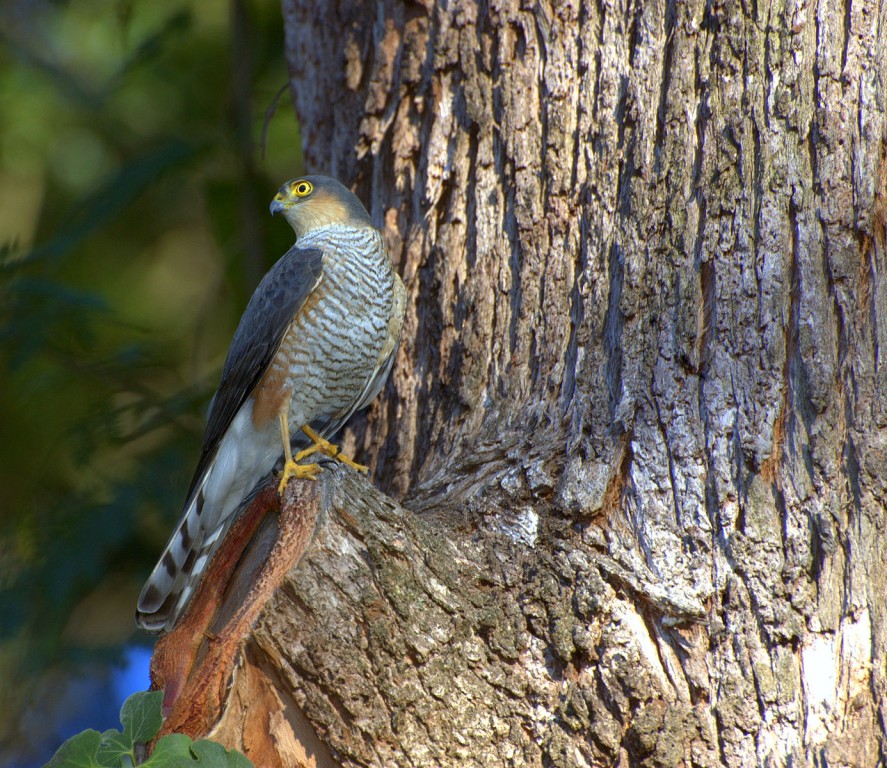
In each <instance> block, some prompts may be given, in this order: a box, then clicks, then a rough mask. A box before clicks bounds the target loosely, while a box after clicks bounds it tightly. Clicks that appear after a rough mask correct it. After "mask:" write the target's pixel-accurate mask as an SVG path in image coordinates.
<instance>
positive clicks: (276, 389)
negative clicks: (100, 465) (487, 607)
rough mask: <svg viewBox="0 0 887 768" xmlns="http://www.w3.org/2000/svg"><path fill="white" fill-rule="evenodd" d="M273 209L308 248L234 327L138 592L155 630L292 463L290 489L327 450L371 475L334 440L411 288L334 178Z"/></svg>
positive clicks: (382, 357) (376, 374)
mask: <svg viewBox="0 0 887 768" xmlns="http://www.w3.org/2000/svg"><path fill="white" fill-rule="evenodd" d="M271 213H272V215H274V214H277V213H281V214H283V216H284V218H285V219H286V220H287V221H288V222H289V224H290V226H292V228H293V230H294V231H295V234H296V242H295V244H294V245H293V247H292V248H290V249H289V250H288V251H287V252H286V253H285V254H284V255H283V257H282V258H281V259H280V260H279V261H278V262H277V263H276V264H275V265H274V266H273V267H272V268H271V269H270V271H269V272H268V273H267V274H266V275H265V277H264V278H263V279H262V281H261V282H260V283H259V286H258V288H256V291H255V293H254V294H253V296H252V298H251V299H250V301H249V304H248V305H247V307H246V310H245V311H244V313H243V317H242V318H241V319H240V324H239V325H238V327H237V330H236V332H235V333H234V339H233V340H232V342H231V348H230V349H229V351H228V357H227V359H226V361H225V366H224V368H223V370H222V380H221V382H220V384H219V388H218V390H217V391H216V394H215V396H214V397H213V400H212V403H211V405H210V409H209V417H208V421H207V425H206V432H205V434H204V438H203V449H202V452H201V455H200V460H199V461H198V463H197V469H196V471H195V472H194V478H193V480H192V481H191V487H190V489H189V491H188V495H187V497H186V501H185V506H184V510H183V512H182V516H181V519H180V520H179V523H178V525H177V526H176V529H175V531H174V532H173V534H172V536H171V538H170V540H169V542H168V543H167V545H166V549H165V550H164V551H163V554H162V555H161V557H160V560H159V561H158V563H157V565H156V566H155V567H154V570H153V572H152V573H151V575H150V577H149V578H148V581H147V582H146V584H145V586H144V588H143V589H142V593H141V595H140V596H139V601H138V606H137V609H136V621H137V623H138V625H139V626H140V627H142V628H144V629H146V630H148V631H150V632H163V631H166V630H169V629H171V628H172V626H173V625H174V624H175V622H176V620H177V618H178V617H179V616H180V615H181V614H182V612H183V610H184V608H185V606H186V605H187V603H188V599H189V598H190V596H191V594H192V592H193V590H194V589H195V588H196V586H197V584H198V583H199V580H200V576H201V573H202V571H203V569H204V567H205V566H206V564H207V563H208V561H209V559H210V558H211V557H212V555H213V553H214V552H215V550H216V548H217V547H218V546H219V544H220V543H221V541H222V539H223V537H224V535H225V532H226V530H227V529H228V527H229V526H230V524H231V523H232V521H233V519H234V517H235V513H236V512H237V510H238V509H239V508H240V507H241V505H242V504H243V502H244V500H246V499H248V498H249V497H250V496H251V493H252V492H253V491H254V490H255V489H256V488H257V486H258V485H259V484H260V483H261V482H262V480H263V479H264V478H265V477H266V476H268V474H269V473H270V472H271V471H272V470H273V469H274V467H275V465H276V464H277V463H278V462H279V461H280V459H281V457H283V460H284V463H283V472H282V474H281V479H280V485H279V491H280V492H281V493H282V492H283V489H284V488H285V487H286V484H287V482H288V481H289V480H290V479H291V478H312V479H313V478H314V477H316V475H317V473H318V472H319V471H320V466H319V465H318V464H317V463H313V462H312V463H303V460H304V459H306V458H308V457H310V456H313V455H315V454H317V453H320V454H322V455H326V456H330V457H333V458H336V459H338V460H339V461H341V462H343V463H345V464H348V465H349V466H351V467H354V468H355V469H358V470H362V471H366V469H367V468H366V467H363V466H361V465H360V464H356V463H355V462H353V461H352V460H351V459H348V458H346V457H345V456H342V455H341V454H340V453H339V451H338V448H337V447H336V446H335V445H333V444H331V443H330V442H328V440H329V439H330V438H332V437H333V435H335V433H336V432H337V431H338V430H339V429H340V428H341V427H342V425H343V424H344V423H345V422H346V421H347V420H348V418H349V417H350V416H351V414H353V413H354V412H355V411H357V410H359V409H361V408H364V407H365V406H367V405H368V404H369V403H370V402H371V401H372V400H373V398H375V397H376V395H378V394H379V391H380V390H381V389H382V386H383V385H384V383H385V381H386V379H387V378H388V374H389V372H390V371H391V366H392V364H393V361H394V356H395V353H396V351H397V346H398V343H399V341H400V332H401V328H402V326H403V317H404V310H405V304H406V301H405V300H406V292H405V290H404V286H403V282H402V281H401V279H400V277H399V276H398V274H397V272H395V270H394V267H393V265H392V263H391V258H390V256H389V255H388V251H387V249H386V248H385V245H384V243H383V241H382V235H381V233H380V232H379V230H378V229H377V228H376V227H375V226H373V223H372V220H371V219H370V216H369V214H368V213H367V211H366V209H365V208H364V207H363V205H362V204H361V202H360V200H358V198H357V197H356V196H355V195H354V194H353V193H352V192H351V191H349V190H348V189H346V188H345V187H344V186H343V185H342V184H340V183H339V182H338V181H336V180H335V179H331V178H328V177H325V176H305V177H302V178H298V179H294V180H293V181H288V182H287V183H286V184H284V185H283V186H282V187H281V188H280V190H279V191H278V193H277V194H276V195H275V197H274V200H273V201H272V203H271ZM306 438H307V439H306ZM302 445H308V447H306V448H304V449H303V450H301V451H297V452H296V454H295V456H294V455H293V446H295V447H297V448H298V447H300V446H302Z"/></svg>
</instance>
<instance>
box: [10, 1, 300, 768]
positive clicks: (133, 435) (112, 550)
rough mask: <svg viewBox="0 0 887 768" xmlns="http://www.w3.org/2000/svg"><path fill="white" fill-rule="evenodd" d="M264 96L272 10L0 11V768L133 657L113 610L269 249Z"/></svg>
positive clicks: (291, 152) (147, 4) (131, 641)
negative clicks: (127, 652)
mask: <svg viewBox="0 0 887 768" xmlns="http://www.w3.org/2000/svg"><path fill="white" fill-rule="evenodd" d="M287 82H288V78H287V71H286V65H285V62H284V58H283V28H282V20H281V17H280V7H279V5H278V4H277V3H259V2H252V3H250V2H244V1H243V0H232V2H230V3H228V2H197V1H196V0H184V2H173V1H171V0H169V1H165V2H158V1H156V0H137V1H136V0H132V1H130V2H110V1H109V2H81V3H68V2H33V1H31V0H24V1H23V0H12V1H10V0H0V201H2V205H0V248H2V255H0V680H2V681H3V684H2V685H0V764H7V765H9V764H19V765H28V764H31V763H33V762H34V761H35V760H38V759H43V758H45V757H47V754H46V750H47V749H48V750H49V751H50V753H51V751H52V750H54V749H55V748H56V747H57V746H58V744H59V740H60V738H63V737H64V735H67V733H66V729H68V728H70V727H71V723H72V722H76V721H77V717H80V718H81V719H82V718H84V717H88V716H90V715H91V712H92V709H91V707H92V705H93V704H95V706H97V707H98V706H100V704H101V702H102V701H104V700H105V698H107V697H106V696H104V694H103V693H102V692H101V691H102V690H104V689H103V688H102V686H105V688H107V686H108V685H110V683H109V682H108V681H109V680H110V677H111V674H112V670H113V669H114V665H115V664H119V663H120V662H121V660H122V659H123V658H124V649H126V648H129V649H130V651H132V649H133V648H134V647H137V646H139V645H141V646H144V647H145V648H147V647H149V646H150V643H151V638H149V637H148V636H147V635H141V634H139V633H136V632H135V629H134V624H133V611H134V605H135V600H136V597H137V595H138V592H139V590H140V588H141V585H142V582H143V580H144V578H145V577H146V576H147V574H148V572H149V571H150V569H151V567H152V565H153V563H154V561H155V559H156V558H157V556H158V554H159V552H160V550H161V548H162V546H163V544H164V543H165V542H166V539H167V537H168V536H169V533H170V531H171V529H172V525H173V523H174V521H175V520H176V519H177V518H178V515H179V513H180V511H181V504H182V501H183V496H184V493H185V490H186V488H187V485H188V481H189V480H190V474H191V472H192V471H193V467H194V465H195V463H196V460H197V454H198V451H199V446H200V438H201V434H202V430H203V423H204V414H205V410H206V407H207V404H208V402H209V398H210V397H211V395H212V392H213V390H214V388H215V385H216V384H217V381H218V375H219V371H220V370H221V366H222V363H223V361H224V356H225V353H226V350H227V345H228V342H229V340H230V338H231V334H232V333H233V331H234V328H235V327H236V324H237V321H238V318H239V316H240V313H241V311H242V309H243V307H244V306H245V304H246V301H247V300H248V298H249V295H250V294H251V292H252V289H253V288H254V286H255V285H256V283H257V282H258V281H259V279H260V278H261V275H262V274H263V273H264V271H265V270H266V269H267V268H268V267H269V266H270V265H271V264H272V263H273V262H274V261H275V260H276V259H277V257H278V256H280V255H281V254H282V253H283V252H284V251H285V250H286V248H287V247H288V246H289V245H290V244H291V242H292V234H291V232H290V231H289V228H288V227H287V226H286V224H285V222H283V221H272V220H271V218H270V216H269V215H268V204H269V202H270V200H271V198H272V197H273V195H274V193H275V191H276V189H277V187H278V186H279V185H280V184H281V183H282V182H283V181H285V180H286V179H289V178H292V177H293V176H295V175H298V174H299V173H301V172H302V171H303V168H302V161H301V153H300V149H299V147H300V139H299V134H298V126H297V124H296V122H295V119H294V117H293V112H292V108H291V105H290V101H289V93H288V91H287V90H284V91H283V93H282V95H281V96H280V99H279V101H278V102H277V103H276V106H277V109H276V111H274V105H275V97H276V96H277V95H278V92H279V91H280V89H281V88H285V86H286V85H287ZM112 698H113V697H112ZM93 700H95V701H93ZM111 715H112V719H111V721H110V724H113V722H116V716H114V715H116V713H111ZM72 717H73V718H74V719H73V720H72ZM80 726H81V727H88V726H92V727H97V728H101V727H109V725H105V724H104V723H94V722H88V721H87V722H83V723H82V724H80Z"/></svg>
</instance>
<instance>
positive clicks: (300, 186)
mask: <svg viewBox="0 0 887 768" xmlns="http://www.w3.org/2000/svg"><path fill="white" fill-rule="evenodd" d="M313 190H314V185H313V184H312V183H311V182H310V181H300V182H298V183H297V184H294V185H293V187H292V192H293V194H294V195H295V196H296V197H305V196H306V195H310V194H311V192H312V191H313Z"/></svg>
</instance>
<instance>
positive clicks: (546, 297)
mask: <svg viewBox="0 0 887 768" xmlns="http://www.w3.org/2000/svg"><path fill="white" fill-rule="evenodd" d="M284 16H285V20H286V46H287V57H288V61H289V64H290V72H291V81H292V93H293V99H294V104H295V108H296V112H297V114H298V117H299V119H300V121H301V124H302V126H303V137H304V141H305V157H306V162H307V163H308V166H309V168H310V170H312V171H315V172H326V173H333V174H334V175H336V176H338V177H339V178H341V179H342V180H343V181H345V182H353V183H354V188H355V189H356V191H357V192H358V194H360V195H361V197H362V198H363V199H364V200H365V201H366V202H367V203H368V204H369V208H370V210H371V213H372V215H373V217H374V219H375V220H376V221H377V222H378V223H379V224H380V226H382V227H383V228H384V231H385V234H386V237H387V239H388V243H389V246H390V249H391V252H392V254H393V257H394V259H395V263H396V265H397V266H398V269H399V271H400V273H401V274H402V276H403V278H404V281H405V283H406V286H407V290H408V292H409V302H408V310H407V320H406V324H405V327H404V334H403V339H404V341H403V344H402V347H401V350H400V353H399V357H398V360H397V363H396V366H395V369H394V373H393V375H392V379H391V382H390V383H389V385H388V387H387V390H386V392H385V394H384V396H383V397H382V398H380V399H379V401H378V402H377V403H375V404H374V405H373V406H372V408H371V409H370V411H369V413H368V415H367V416H366V417H362V419H359V420H357V421H356V422H355V423H354V425H353V426H352V429H351V431H350V432H349V436H348V439H347V440H346V446H347V448H348V449H349V450H350V449H356V450H357V452H358V455H359V456H361V457H362V458H363V459H364V460H366V461H368V462H369V463H370V464H371V465H372V466H373V468H374V472H375V482H376V484H377V485H378V486H379V488H381V489H382V491H384V492H385V494H388V495H385V494H383V493H382V492H380V491H377V490H375V489H374V488H373V487H372V486H371V485H369V484H368V483H366V482H364V481H363V480H361V479H359V478H355V477H353V476H352V475H350V474H349V473H347V472H336V473H335V474H333V473H328V477H327V478H326V479H325V480H324V483H325V484H326V485H325V486H324V487H325V488H328V489H329V491H328V497H329V499H330V501H329V503H328V507H327V508H326V510H327V511H326V512H325V513H323V514H321V516H320V518H319V522H318V527H317V532H316V535H315V538H314V540H313V542H312V543H311V544H310V545H309V546H308V549H307V550H306V553H305V556H304V558H303V560H302V562H301V564H300V565H299V566H298V567H296V568H294V569H293V570H291V571H290V573H289V575H288V576H287V579H286V582H285V584H284V585H283V586H282V587H281V588H280V589H279V590H278V591H277V592H276V593H275V595H274V597H273V600H272V602H271V603H270V604H269V605H268V606H267V607H266V609H265V610H264V612H263V613H262V615H261V617H260V619H259V621H258V623H257V624H256V626H255V628H254V630H253V631H252V633H251V635H250V636H249V638H248V640H247V641H246V643H245V645H244V650H243V653H242V654H241V657H240V659H241V661H240V664H241V668H242V669H243V670H248V671H249V673H248V674H246V673H244V674H243V675H241V676H240V677H237V676H236V675H235V686H234V688H233V689H232V691H234V692H236V696H235V695H234V693H232V694H231V696H229V699H228V702H229V704H228V705H227V706H228V710H227V712H226V715H227V717H228V722H232V721H233V719H235V715H234V714H231V713H233V712H234V710H233V709H232V707H233V706H234V705H233V704H231V703H230V702H232V701H234V700H235V698H236V700H237V701H238V702H240V704H238V706H248V702H249V701H250V696H249V693H248V691H250V690H263V691H265V692H266V693H267V694H268V696H272V697H277V700H278V704H276V705H275V706H273V707H270V706H268V705H267V704H262V705H261V706H267V710H266V717H267V718H268V721H269V723H275V722H276V723H278V724H280V723H282V722H284V721H286V722H290V721H291V722H293V723H295V725H293V726H292V727H290V728H289V730H286V731H285V733H286V735H285V736H280V738H279V739H278V743H280V744H287V745H290V746H292V744H297V743H301V746H300V747H298V748H299V749H301V750H302V754H303V757H302V758H300V759H301V760H302V762H301V763H298V762H295V758H293V759H292V761H291V762H290V763H289V764H291V765H298V764H303V765H324V766H325V765H345V766H385V767H386V768H389V767H390V766H436V767H437V768H446V766H456V765H458V766H498V765H502V766H524V765H526V766H564V767H566V766H587V765H622V766H629V765H631V766H682V765H691V764H692V765H712V766H713V765H728V766H757V765H764V764H766V765H770V766H787V765H808V764H817V765H829V766H836V765H848V766H850V765H852V766H874V765H877V764H879V763H881V764H883V763H884V762H887V738H885V735H884V734H885V731H887V699H885V696H887V672H885V657H887V604H885V600H887V598H885V596H887V530H885V529H887V515H885V510H887V397H885V396H884V393H885V392H887V364H885V361H884V359H883V354H882V353H883V352H884V350H885V349H887V234H885V227H887V121H885V115H887V111H885V99H887V95H885V87H887V86H885V84H887V47H885V46H887V42H885V41H887V5H885V4H884V3H883V2H877V1H876V0H863V1H862V2H853V3H849V2H848V3H844V4H841V3H826V2H811V3H797V4H779V3H772V4H771V3H752V4H740V3H729V2H726V3H719V2H701V1H700V2H689V3H666V2H634V3H632V2H617V3H616V4H593V3H582V2H572V3H571V2H565V3H549V2H545V1H544V0H543V1H542V2H538V3H532V4H520V3H517V2H512V1H511V0H503V1H502V2H491V3H489V4H487V3H481V4H477V3H475V2H471V1H470V0H457V2H454V3H413V2H399V1H398V0H380V2H378V3H357V2H350V1H349V0H340V2H337V3H321V4H318V3H313V2H306V0H284ZM392 498H394V499H397V500H398V502H399V503H398V502H395V501H393V500H392ZM239 680H243V681H245V683H244V685H245V687H240V686H239V683H238V682H237V681H239ZM250 686H252V687H250ZM257 700H258V699H257ZM261 701H266V699H261ZM244 702H245V703H244ZM238 716H239V715H238ZM275 718H276V719H275ZM270 727H271V726H269V728H270ZM281 727H282V726H281ZM284 730H285V729H284ZM280 733H284V731H280ZM231 739H232V741H231V743H232V745H236V744H237V743H238V741H237V738H236V737H235V736H231ZM240 743H244V742H240ZM246 746H248V745H246ZM293 749H294V750H295V749H296V747H293ZM247 753H248V754H249V750H247ZM256 754H258V752H256ZM279 754H284V751H283V748H282V747H281V751H280V753H279ZM286 754H287V755H294V754H295V752H294V751H290V752H286ZM312 761H313V762H312ZM284 762H285V761H284ZM262 764H263V765H264V764H268V765H270V764H273V763H272V762H264V761H263V762H262Z"/></svg>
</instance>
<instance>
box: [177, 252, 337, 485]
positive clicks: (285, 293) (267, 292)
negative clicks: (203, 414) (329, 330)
mask: <svg viewBox="0 0 887 768" xmlns="http://www.w3.org/2000/svg"><path fill="white" fill-rule="evenodd" d="M322 257H323V252H322V251H321V250H320V249H318V248H299V247H298V246H296V245H294V246H293V247H292V248H290V249H289V250H288V251H287V252H286V253H285V254H284V255H283V257H282V258H281V259H280V260H279V261H278V262H277V263H276V264H275V265H274V266H273V267H271V269H270V270H268V273H267V274H266V275H265V277H263V278H262V281H261V282H260V283H259V286H258V287H257V288H256V290H255V293H253V295H252V298H251V299H250V300H249V304H247V306H246V309H245V310H244V312H243V317H241V318H240V324H239V325H238V326H237V330H236V331H235V332H234V339H233V340H232V341H231V348H230V349H229V350H228V358H227V359H226V360H225V367H224V368H223V369H222V380H221V382H220V383H219V388H218V390H217V391H216V394H215V396H214V397H213V401H212V405H211V406H210V412H209V419H208V421H207V425H206V432H204V435H203V450H202V452H201V454H200V461H199V462H198V463H197V469H196V470H195V472H194V478H193V479H192V481H191V488H190V489H189V490H188V498H189V499H190V498H191V496H192V494H193V493H194V489H195V488H196V487H197V486H198V484H199V483H200V480H201V478H202V477H203V474H204V472H205V471H206V470H207V468H208V466H209V464H210V462H211V461H212V458H213V456H214V455H215V453H216V449H217V448H218V445H219V441H220V440H221V439H222V436H223V435H224V434H225V430H227V429H228V427H229V426H230V424H231V421H232V419H233V418H234V417H235V416H236V415H237V412H238V411H239V410H240V407H241V406H242V405H243V403H244V402H245V401H246V398H247V397H249V394H250V393H251V392H252V391H253V389H255V387H256V385H257V384H258V383H259V381H260V380H261V378H262V376H263V375H264V373H265V370H266V369H267V368H268V366H269V364H270V363H271V360H272V359H273V357H274V355H275V353H276V352H277V348H278V347H279V346H280V342H281V341H282V340H283V335H284V333H285V332H286V329H287V327H289V324H290V323H291V322H292V319H293V317H295V315H296V313H297V312H298V311H299V310H300V309H301V307H302V305H303V304H304V303H305V300H306V299H307V298H308V296H310V295H311V293H312V292H313V291H314V289H315V288H316V287H317V285H318V283H319V282H320V279H321V275H322V273H323V264H322Z"/></svg>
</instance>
